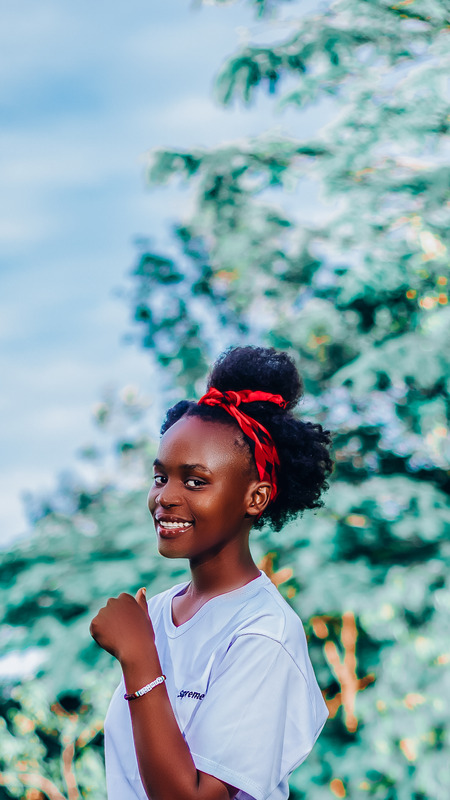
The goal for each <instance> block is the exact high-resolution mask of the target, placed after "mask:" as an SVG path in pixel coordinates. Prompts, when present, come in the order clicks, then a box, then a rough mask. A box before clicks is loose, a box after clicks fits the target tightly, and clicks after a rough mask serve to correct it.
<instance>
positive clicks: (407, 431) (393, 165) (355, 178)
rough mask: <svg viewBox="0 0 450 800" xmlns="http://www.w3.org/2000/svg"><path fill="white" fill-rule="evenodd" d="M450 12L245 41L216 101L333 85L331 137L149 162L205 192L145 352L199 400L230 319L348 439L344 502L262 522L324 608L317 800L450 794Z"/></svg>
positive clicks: (343, 1) (347, 0) (348, 9)
mask: <svg viewBox="0 0 450 800" xmlns="http://www.w3.org/2000/svg"><path fill="white" fill-rule="evenodd" d="M254 5H255V6H256V8H257V9H258V13H259V14H260V15H262V16H264V14H265V12H266V11H267V8H266V5H267V4H265V3H255V4H254ZM278 5H281V4H278ZM276 6H277V4H275V3H273V4H272V8H274V7H276ZM288 8H291V6H289V7H288ZM449 19H450V5H449V3H448V2H443V3H435V2H429V1H428V0H423V2H420V0H416V2H411V1H410V0H406V2H405V1H404V0H403V2H398V3H394V2H389V0H374V1H372V2H367V1H366V0H337V2H335V3H333V4H332V5H330V6H329V7H326V8H325V10H324V11H323V13H321V14H319V15H312V16H310V17H308V16H299V17H296V18H291V19H290V34H289V37H288V38H287V39H286V40H285V41H284V42H283V43H281V44H280V43H277V44H276V45H274V46H270V45H267V46H264V47H261V46H252V45H245V46H242V47H241V48H240V49H239V50H238V52H237V53H236V54H235V55H234V56H233V57H232V58H231V59H230V60H229V61H228V62H227V63H226V64H225V65H224V67H223V68H222V70H221V72H220V74H219V77H218V79H217V83H216V89H217V93H218V95H219V97H220V98H221V99H222V101H223V102H224V103H225V104H227V103H231V102H232V101H234V100H235V99H238V98H239V99H241V100H242V101H244V102H247V103H249V102H251V100H252V98H253V96H254V95H255V93H256V92H257V91H261V90H264V89H266V90H268V91H269V93H271V94H272V95H273V97H274V101H276V102H278V104H279V105H280V106H281V107H283V106H287V105H291V106H292V105H295V106H298V107H299V108H304V107H305V106H307V105H308V104H311V103H313V102H315V101H316V100H317V99H319V98H320V97H321V96H331V97H332V98H333V100H334V103H335V109H336V113H335V116H334V118H333V120H332V121H331V122H330V124H329V125H327V127H326V129H324V130H322V131H321V132H320V134H319V135H318V136H316V137H315V138H314V139H313V140H312V141H301V140H294V139H293V138H286V137H285V138H282V137H280V136H275V135H270V134H266V135H264V136H262V137H260V138H258V139H255V140H253V141H245V142H242V141H239V142H237V143H228V144H224V145H222V146H220V147H217V148H214V149H212V150H206V149H200V148H196V149H195V150H190V151H186V150H181V149H178V150H167V149H160V150H156V151H154V152H153V154H152V157H151V161H150V165H149V171H148V175H149V181H150V184H151V185H153V186H157V185H159V184H162V183H165V182H167V181H169V180H171V179H173V178H174V177H176V178H181V179H183V180H184V181H186V182H187V183H188V184H189V185H190V186H191V187H192V191H193V193H194V197H195V205H194V211H193V213H192V215H191V217H190V219H189V220H187V221H186V220H184V221H183V224H180V225H178V226H177V228H176V229H175V239H176V241H177V242H178V245H179V252H180V255H179V258H178V260H177V259H174V258H169V257H166V256H165V255H164V254H161V253H158V252H156V253H155V252H152V251H149V250H148V249H147V250H144V251H143V252H142V253H141V255H140V258H139V259H138V262H137V266H136V269H135V272H134V276H135V282H136V283H135V286H136V294H135V319H136V321H137V322H138V323H139V324H140V326H141V330H142V331H143V338H142V343H143V345H144V347H149V348H152V349H153V350H154V351H155V354H156V356H157V358H158V360H159V362H160V363H161V364H162V365H163V366H164V367H165V369H167V370H170V371H171V373H172V375H173V376H174V379H175V380H176V381H177V382H178V385H179V386H180V392H185V393H187V394H189V393H192V392H195V391H199V379H201V377H202V376H203V375H204V372H205V364H206V363H207V362H208V361H210V360H211V358H212V356H214V355H215V352H214V350H215V348H216V341H215V338H214V335H211V329H212V330H213V331H214V326H215V330H216V332H217V336H218V338H219V337H220V338H221V340H222V341H226V342H227V343H228V344H231V343H234V344H235V343H240V342H248V341H250V342H254V343H261V342H265V343H268V344H272V345H274V346H276V347H281V348H284V349H289V350H290V351H291V352H292V353H293V354H294V355H295V356H296V357H297V358H298V361H299V365H300V369H301V372H302V375H303V377H304V382H305V388H306V399H305V402H304V404H303V409H302V411H303V413H304V414H306V415H308V416H309V417H310V418H313V419H315V420H317V421H320V422H322V423H323V424H324V425H326V426H327V427H328V428H330V429H331V430H332V431H333V433H334V441H335V456H336V469H335V475H334V481H333V487H332V490H331V491H330V493H329V496H328V498H327V504H326V508H325V509H324V510H323V511H322V512H321V513H319V514H317V515H316V516H315V517H313V518H312V519H310V518H308V519H306V517H305V519H304V520H303V522H301V523H296V524H295V525H292V526H290V527H289V529H288V531H286V534H285V535H284V536H280V537H275V536H270V534H267V533H266V534H265V545H266V547H267V551H268V553H269V554H270V559H271V562H273V563H274V564H275V565H277V566H278V568H279V569H281V570H282V573H283V574H286V572H285V571H286V570H288V571H289V570H291V571H292V575H291V578H290V579H289V580H288V581H287V582H285V583H283V585H282V587H281V588H282V590H283V591H285V592H286V595H287V596H288V597H289V598H290V600H291V602H292V603H293V605H294V607H295V608H297V609H298V611H299V613H300V615H301V617H302V618H303V619H306V620H309V622H308V623H307V630H308V633H309V635H310V637H311V638H310V646H311V652H312V655H313V660H314V663H315V666H316V669H317V670H318V674H319V680H320V681H321V685H322V686H324V687H326V689H325V695H326V698H327V701H328V703H329V708H330V713H331V717H332V719H331V721H330V722H329V723H328V725H327V726H326V728H325V733H324V734H323V735H322V736H321V738H320V739H319V743H318V745H317V746H316V749H315V751H314V754H313V756H312V757H311V758H310V759H309V760H308V761H307V762H306V764H305V765H303V766H302V767H301V769H300V770H299V771H298V774H296V775H295V776H294V778H293V782H292V786H293V791H294V794H295V796H296V797H297V796H298V797H299V798H300V797H302V798H303V797H306V796H307V797H308V798H309V799H311V798H313V799H314V798H319V797H320V798H322V797H325V796H329V795H328V792H329V790H330V791H331V792H332V793H333V794H334V795H335V796H337V797H344V796H346V795H348V796H354V797H356V796H364V793H366V794H367V795H369V796H371V797H376V798H383V800H384V799H385V798H405V800H406V799H407V798H408V800H409V798H415V800H419V798H420V799H422V798H443V797H444V796H445V788H444V787H445V777H444V773H445V769H446V766H445V757H444V755H443V753H444V750H443V747H444V742H447V741H448V722H447V721H446V718H445V714H444V709H443V706H442V701H441V699H440V698H441V697H442V696H443V694H444V692H445V689H446V688H448V682H449V680H450V679H449V673H448V668H447V667H446V665H447V664H448V662H449V660H450V657H449V654H448V653H446V651H445V648H444V647H443V644H442V642H443V640H444V636H445V632H446V631H448V613H447V609H448V604H449V597H450V595H449V589H448V579H447V577H446V575H447V573H448V559H449V551H448V544H447V542H446V533H445V532H446V529H447V524H448V521H449V511H448V503H447V495H448V491H449V488H450V484H449V474H450V473H449V454H450V450H449V442H448V437H447V430H448V428H447V425H448V422H447V420H448V400H449V386H450V384H449V380H448V375H449V351H448V348H446V347H445V342H446V341H448V339H449V329H450V314H449V309H448V295H447V286H448V248H449V244H450V242H449V230H450V228H449V217H450V202H449V197H450V192H449V184H450V167H449V162H448V130H449V120H450V117H449V101H448V92H447V91H446V88H445V87H446V81H447V80H448V75H449V67H450V48H449V36H448V31H449ZM266 38H267V37H266ZM294 80H295V83H296V85H295V87H294V88H292V83H293V81H294ZM289 85H290V88H287V89H286V90H285V91H284V93H283V86H286V87H287V86H289ZM304 178H308V180H310V181H311V180H314V181H315V182H316V183H317V185H318V186H319V189H320V194H321V197H322V198H323V202H322V207H321V208H320V214H318V215H317V217H316V221H315V222H314V224H312V223H308V224H306V223H305V222H304V221H302V220H301V219H300V218H299V215H298V214H297V213H296V208H295V198H296V194H295V193H296V192H297V193H298V192H301V191H302V180H303V179H304ZM292 187H294V189H293V188H292ZM289 191H290V192H291V194H289ZM297 196H298V194H297ZM277 201H278V202H277ZM155 286H158V287H159V290H158V291H155ZM169 287H170V291H169ZM150 288H151V291H150ZM159 293H162V296H166V297H167V298H168V297H169V294H170V302H169V301H168V302H166V304H165V305H164V304H161V302H160V294H159ZM199 299H200V300H201V302H199ZM290 574H291V573H290V572H289V575H290ZM325 786H328V789H325ZM324 792H325V794H324Z"/></svg>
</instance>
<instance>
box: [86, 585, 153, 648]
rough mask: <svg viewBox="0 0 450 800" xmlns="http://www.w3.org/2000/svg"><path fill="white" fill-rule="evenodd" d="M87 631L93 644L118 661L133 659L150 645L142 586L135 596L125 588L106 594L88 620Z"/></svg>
mask: <svg viewBox="0 0 450 800" xmlns="http://www.w3.org/2000/svg"><path fill="white" fill-rule="evenodd" d="M89 631H90V634H91V636H92V637H93V639H95V641H96V642H97V644H98V645H100V647H102V648H103V649H104V650H106V651H107V652H108V653H111V655H112V656H114V657H115V658H117V660H118V661H120V662H121V663H123V662H126V661H133V659H134V658H135V656H138V655H139V654H142V651H143V649H145V647H146V646H148V645H154V632H153V627H152V623H151V621H150V617H149V615H148V608H147V600H146V597H145V589H139V590H138V592H137V594H136V597H133V596H132V595H131V594H126V593H125V592H122V594H119V596H118V597H110V598H109V600H108V601H107V603H106V606H103V608H101V609H100V611H99V612H98V614H97V616H95V617H94V619H93V620H92V622H91V625H90V628H89Z"/></svg>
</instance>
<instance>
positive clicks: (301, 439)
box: [161, 346, 333, 531]
mask: <svg viewBox="0 0 450 800" xmlns="http://www.w3.org/2000/svg"><path fill="white" fill-rule="evenodd" d="M211 387H214V388H216V389H219V390H220V391H221V392H224V391H228V390H233V391H239V390H240V389H251V390H252V391H257V390H259V391H264V392H270V393H271V394H280V395H281V396H282V397H283V398H284V400H285V401H287V407H286V409H282V408H280V407H279V406H277V405H275V403H271V402H267V401H263V402H257V403H246V404H245V413H246V414H248V416H250V417H253V419H255V420H257V421H258V422H259V423H261V425H264V427H265V428H266V429H267V430H268V431H269V433H270V434H271V436H272V438H273V441H274V443H275V447H276V449H277V453H278V457H279V459H280V467H279V471H278V494H277V496H276V497H275V500H273V502H271V503H269V505H268V506H267V508H266V509H265V511H264V513H263V514H262V516H261V517H260V518H259V519H258V520H256V522H255V523H254V525H255V527H261V526H262V525H263V524H264V523H266V522H269V523H270V524H271V525H272V527H273V528H274V529H275V530H277V531H279V530H280V529H281V528H282V526H283V525H284V524H285V523H286V522H287V521H288V520H289V519H292V518H293V517H295V516H296V515H297V514H299V513H301V512H302V511H304V510H305V509H307V508H318V507H319V506H321V505H323V503H322V501H321V499H320V495H321V492H322V491H324V490H325V489H327V488H328V484H327V480H326V479H327V477H328V476H329V474H330V472H331V470H332V466H333V462H332V460H331V457H330V453H329V446H330V444H331V435H330V432H329V431H326V430H324V429H323V428H322V426H321V425H320V424H318V423H313V422H306V421H303V420H301V419H299V418H298V417H296V416H294V414H293V413H292V410H293V409H294V408H295V406H296V405H297V403H298V401H299V399H300V397H301V396H302V394H303V386H302V382H301V379H300V376H299V374H298V371H297V368H296V366H295V364H294V362H293V360H292V359H291V358H290V356H289V355H288V354H287V353H284V352H279V351H277V350H275V349H274V348H272V347H270V348H269V347H253V346H247V347H235V348H233V349H230V350H227V351H225V353H222V355H221V356H219V358H218V359H217V361H216V362H215V364H214V366H213V368H212V370H211V373H210V375H209V378H208V383H207V388H208V389H210V388H211ZM184 416H195V417H201V418H202V419H205V420H209V421H216V422H221V423H225V424H230V425H233V426H236V425H237V423H236V422H235V420H234V419H233V418H232V417H231V416H230V415H229V414H228V413H227V412H226V411H225V410H224V409H223V408H221V407H220V406H208V405H203V404H202V405H198V404H197V403H194V402H190V401H188V400H182V401H181V402H179V403H177V404H176V405H175V406H173V407H172V408H170V409H169V411H168V412H167V415H166V419H165V421H164V423H163V425H162V428H161V434H164V433H165V432H166V431H167V430H168V429H169V428H170V427H172V425H174V424H175V422H178V420H179V419H181V417H184ZM243 437H244V439H246V436H245V434H243ZM249 450H250V447H249Z"/></svg>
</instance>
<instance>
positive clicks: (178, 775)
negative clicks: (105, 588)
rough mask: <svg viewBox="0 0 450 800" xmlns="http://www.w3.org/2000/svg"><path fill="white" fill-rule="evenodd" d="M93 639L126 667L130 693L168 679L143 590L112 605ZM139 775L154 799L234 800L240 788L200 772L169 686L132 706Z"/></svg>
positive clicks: (97, 624)
mask: <svg viewBox="0 0 450 800" xmlns="http://www.w3.org/2000/svg"><path fill="white" fill-rule="evenodd" d="M90 631H91V635H92V636H93V638H94V639H95V640H96V641H97V643H98V644H99V645H100V647H103V648H104V649H105V650H107V651H108V652H109V653H111V654H112V655H113V656H115V657H116V658H117V659H118V661H119V662H120V664H121V667H122V670H123V675H124V680H125V686H126V690H127V693H129V694H132V693H133V692H136V691H137V690H138V689H141V688H142V687H143V686H145V685H146V684H147V683H150V682H151V681H153V680H155V678H158V677H159V676H160V675H161V674H162V670H161V665H160V663H159V657H158V653H157V650H156V646H155V640H154V633H153V628H152V624H151V621H150V618H149V616H148V609H147V601H146V599H145V593H144V591H143V590H142V589H140V590H139V592H138V593H137V595H136V599H135V598H133V597H132V596H131V595H129V594H121V595H119V597H118V598H111V599H110V600H108V602H107V604H106V606H105V607H104V608H102V609H101V610H100V611H99V613H98V614H97V616H96V617H95V618H94V619H93V620H92V623H91V628H90ZM130 713H131V723H132V727H133V738H134V745H135V749H136V756H137V761H138V765H139V773H140V776H141V780H142V783H143V786H144V789H145V792H146V794H147V796H148V797H149V798H151V800H230V798H233V797H234V796H235V795H236V793H237V789H235V788H233V787H231V786H228V785H227V784H225V783H223V782H222V781H220V780H219V779H218V778H215V777H213V776H212V775H207V774H206V773H204V772H200V771H198V770H197V768H196V766H195V764H194V762H193V760H192V756H191V753H190V751H189V747H188V745H187V743H186V741H185V739H184V737H183V735H182V733H181V731H180V729H179V727H178V723H177V721H176V719H175V715H174V713H173V709H172V706H171V703H170V700H169V696H168V694H167V690H166V687H165V684H164V683H161V684H159V685H158V686H156V687H155V688H154V689H152V691H151V692H148V693H147V694H145V695H143V696H142V697H138V698H136V699H135V700H131V701H130Z"/></svg>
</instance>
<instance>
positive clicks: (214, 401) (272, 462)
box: [198, 388, 287, 501]
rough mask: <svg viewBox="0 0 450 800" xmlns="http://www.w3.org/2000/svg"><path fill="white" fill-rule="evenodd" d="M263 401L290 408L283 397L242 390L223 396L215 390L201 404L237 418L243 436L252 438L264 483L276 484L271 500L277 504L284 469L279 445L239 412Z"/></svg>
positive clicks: (268, 434) (273, 486)
mask: <svg viewBox="0 0 450 800" xmlns="http://www.w3.org/2000/svg"><path fill="white" fill-rule="evenodd" d="M261 401H263V402H265V403H275V404H276V405H277V406H280V407H281V408H286V406H287V402H286V400H284V399H283V398H282V397H281V395H280V394H270V393H269V392H252V391H251V389H240V390H239V391H238V392H233V391H227V392H221V391H219V389H214V388H211V389H210V390H209V391H208V392H207V393H206V394H204V395H203V397H201V398H200V400H199V401H198V404H199V405H201V404H204V405H207V406H220V407H221V408H223V409H225V411H227V413H228V414H230V415H231V416H232V417H234V419H235V420H236V422H237V424H238V425H239V427H240V428H241V430H242V432H243V433H244V434H245V435H246V436H247V438H248V441H249V444H250V447H251V449H252V455H253V458H254V459H255V464H256V469H257V470H258V475H259V479H260V481H268V482H269V483H271V484H272V492H271V495H270V500H271V501H273V500H275V497H276V496H277V492H278V487H277V470H278V468H279V466H280V459H279V458H278V453H277V450H276V447H275V443H274V441H273V439H272V437H271V435H270V433H269V431H268V430H266V428H265V427H264V425H261V423H260V422H257V421H256V419H253V417H249V416H248V414H246V413H245V412H244V411H242V410H241V409H240V408H238V406H240V405H241V403H258V402H261Z"/></svg>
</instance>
